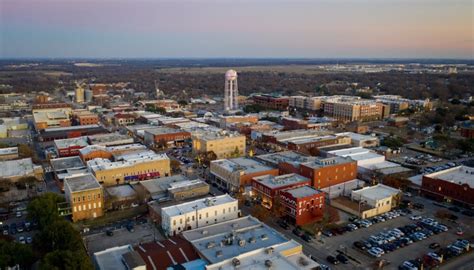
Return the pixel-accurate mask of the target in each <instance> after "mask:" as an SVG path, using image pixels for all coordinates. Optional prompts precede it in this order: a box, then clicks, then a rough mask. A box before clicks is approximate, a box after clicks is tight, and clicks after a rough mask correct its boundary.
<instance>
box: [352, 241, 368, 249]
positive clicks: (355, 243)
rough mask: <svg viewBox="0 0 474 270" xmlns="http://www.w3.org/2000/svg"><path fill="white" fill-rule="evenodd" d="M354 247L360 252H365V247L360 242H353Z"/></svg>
mask: <svg viewBox="0 0 474 270" xmlns="http://www.w3.org/2000/svg"><path fill="white" fill-rule="evenodd" d="M354 247H356V248H358V249H360V250H365V249H366V247H365V245H364V243H362V242H360V241H355V242H354Z"/></svg>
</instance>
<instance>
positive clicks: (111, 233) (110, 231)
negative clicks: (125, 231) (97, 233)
mask: <svg viewBox="0 0 474 270" xmlns="http://www.w3.org/2000/svg"><path fill="white" fill-rule="evenodd" d="M105 234H106V235H107V236H113V235H114V231H113V230H107V231H105Z"/></svg>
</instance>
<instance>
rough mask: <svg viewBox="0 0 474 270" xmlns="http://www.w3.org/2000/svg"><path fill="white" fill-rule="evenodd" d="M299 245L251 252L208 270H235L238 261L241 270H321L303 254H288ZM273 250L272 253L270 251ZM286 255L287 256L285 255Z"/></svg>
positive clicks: (281, 245)
mask: <svg viewBox="0 0 474 270" xmlns="http://www.w3.org/2000/svg"><path fill="white" fill-rule="evenodd" d="M298 245H299V244H298V243H297V242H295V241H293V240H291V241H288V242H286V243H283V244H278V245H275V246H272V247H270V248H261V249H258V250H254V251H251V252H247V253H244V254H241V255H238V256H236V257H234V258H231V259H227V260H224V261H222V262H218V263H215V264H211V265H208V266H207V268H206V269H207V270H234V269H236V267H235V262H236V261H237V260H238V263H239V266H238V269H239V270H268V269H272V270H315V269H320V268H319V264H318V263H317V262H315V261H313V260H311V259H310V258H308V257H307V256H306V255H304V254H303V253H302V252H288V253H290V254H291V255H290V256H286V254H287V251H288V250H294V249H298ZM270 250H271V251H270ZM284 254H285V255H284Z"/></svg>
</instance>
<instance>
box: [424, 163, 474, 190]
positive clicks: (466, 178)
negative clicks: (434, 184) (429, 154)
mask: <svg viewBox="0 0 474 270" xmlns="http://www.w3.org/2000/svg"><path fill="white" fill-rule="evenodd" d="M425 176H426V177H429V178H433V179H439V180H443V181H447V182H451V183H454V184H458V185H464V184H467V185H468V186H469V187H470V188H474V168H473V167H468V166H464V165H462V166H458V167H453V168H450V169H447V170H444V171H439V172H435V173H431V174H427V175H425Z"/></svg>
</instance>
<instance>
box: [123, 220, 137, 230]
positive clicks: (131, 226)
mask: <svg viewBox="0 0 474 270" xmlns="http://www.w3.org/2000/svg"><path fill="white" fill-rule="evenodd" d="M125 227H126V228H127V230H128V231H129V232H134V231H135V229H134V228H133V223H132V222H130V223H127V225H126V226H125Z"/></svg>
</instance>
